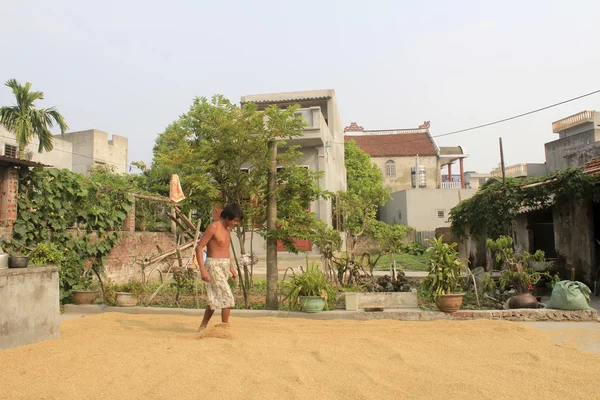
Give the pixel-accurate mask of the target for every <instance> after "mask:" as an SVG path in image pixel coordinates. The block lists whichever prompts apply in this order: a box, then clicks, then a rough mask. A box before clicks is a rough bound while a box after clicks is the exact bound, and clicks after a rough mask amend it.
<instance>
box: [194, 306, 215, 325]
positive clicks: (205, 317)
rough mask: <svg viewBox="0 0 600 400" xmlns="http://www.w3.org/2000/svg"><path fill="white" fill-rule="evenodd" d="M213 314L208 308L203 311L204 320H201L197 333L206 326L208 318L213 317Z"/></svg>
mask: <svg viewBox="0 0 600 400" xmlns="http://www.w3.org/2000/svg"><path fill="white" fill-rule="evenodd" d="M214 312H215V310H211V309H210V307H208V306H207V307H206V309H205V310H204V318H202V323H201V324H200V328H198V330H199V331H201V330H203V329H204V328H206V327H207V326H208V321H210V318H211V317H212V316H213V314H214Z"/></svg>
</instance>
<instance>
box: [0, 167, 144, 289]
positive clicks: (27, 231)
mask: <svg viewBox="0 0 600 400" xmlns="http://www.w3.org/2000/svg"><path fill="white" fill-rule="evenodd" d="M99 175H100V173H99V172H95V173H94V174H92V176H91V177H86V176H83V175H80V174H76V173H73V172H70V171H68V170H58V169H42V168H34V169H32V170H28V169H25V168H24V169H22V170H21V171H20V178H19V196H18V204H17V209H18V213H17V220H16V221H15V224H14V229H13V239H14V241H11V242H7V243H3V244H2V247H3V248H4V249H8V250H9V251H10V250H11V249H12V250H17V249H19V248H29V249H35V251H34V253H33V254H32V256H33V259H34V260H38V262H43V261H44V260H46V261H56V260H57V259H58V260H59V261H60V264H59V265H58V267H59V271H60V278H61V282H60V284H61V300H63V301H66V300H68V299H69V298H70V295H71V292H72V290H73V289H74V288H77V287H79V286H80V285H81V284H82V282H83V271H84V269H86V267H87V262H88V261H89V263H90V266H91V270H92V271H94V272H95V273H96V274H97V275H98V276H100V275H102V274H103V272H104V269H103V259H104V257H106V256H107V255H108V253H109V252H110V250H111V249H112V248H113V247H114V246H115V245H116V244H117V241H118V238H119V231H120V230H121V227H122V226H123V223H124V222H125V220H126V218H127V213H128V212H129V211H130V210H131V205H132V203H133V197H132V196H131V195H130V194H129V182H128V181H123V180H119V179H115V180H114V181H113V184H112V185H111V186H110V187H107V186H105V185H104V184H101V183H99V182H98V181H101V182H103V183H106V178H105V177H104V176H102V177H100V176H99ZM48 243H51V244H53V245H52V246H48V245H47V244H48ZM57 249H58V250H59V251H61V252H62V253H63V257H58V255H57V253H56V251H57Z"/></svg>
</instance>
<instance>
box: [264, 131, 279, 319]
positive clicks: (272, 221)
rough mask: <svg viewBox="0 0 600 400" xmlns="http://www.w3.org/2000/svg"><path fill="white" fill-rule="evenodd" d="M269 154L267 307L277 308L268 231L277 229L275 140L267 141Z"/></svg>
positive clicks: (272, 249) (274, 244)
mask: <svg viewBox="0 0 600 400" xmlns="http://www.w3.org/2000/svg"><path fill="white" fill-rule="evenodd" d="M269 153H270V154H271V167H270V168H269V174H268V177H267V179H268V186H269V187H268V194H267V234H268V236H267V304H266V306H267V309H268V310H277V309H278V308H279V304H278V299H277V283H278V278H279V272H278V270H277V239H275V238H273V237H271V235H269V234H270V233H273V232H274V231H275V230H277V141H275V140H272V141H271V142H270V143H269Z"/></svg>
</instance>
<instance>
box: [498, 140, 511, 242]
mask: <svg viewBox="0 0 600 400" xmlns="http://www.w3.org/2000/svg"><path fill="white" fill-rule="evenodd" d="M498 139H499V143H500V168H502V197H503V200H504V221H507V220H508V212H507V210H506V169H505V168H504V148H503V147H502V138H498ZM504 233H505V234H506V235H508V234H510V227H507V228H506V229H505V232H504Z"/></svg>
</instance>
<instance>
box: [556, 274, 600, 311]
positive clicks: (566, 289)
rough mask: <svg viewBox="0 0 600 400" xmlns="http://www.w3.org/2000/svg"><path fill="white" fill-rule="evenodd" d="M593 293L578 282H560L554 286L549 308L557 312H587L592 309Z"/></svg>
mask: <svg viewBox="0 0 600 400" xmlns="http://www.w3.org/2000/svg"><path fill="white" fill-rule="evenodd" d="M591 293H592V291H591V290H590V288H589V287H587V286H586V285H585V284H584V283H582V282H578V281H560V282H558V283H557V284H556V285H554V289H552V295H551V296H550V301H549V302H548V304H547V308H553V309H555V310H569V311H575V310H587V309H589V308H591V307H590V294H591Z"/></svg>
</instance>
